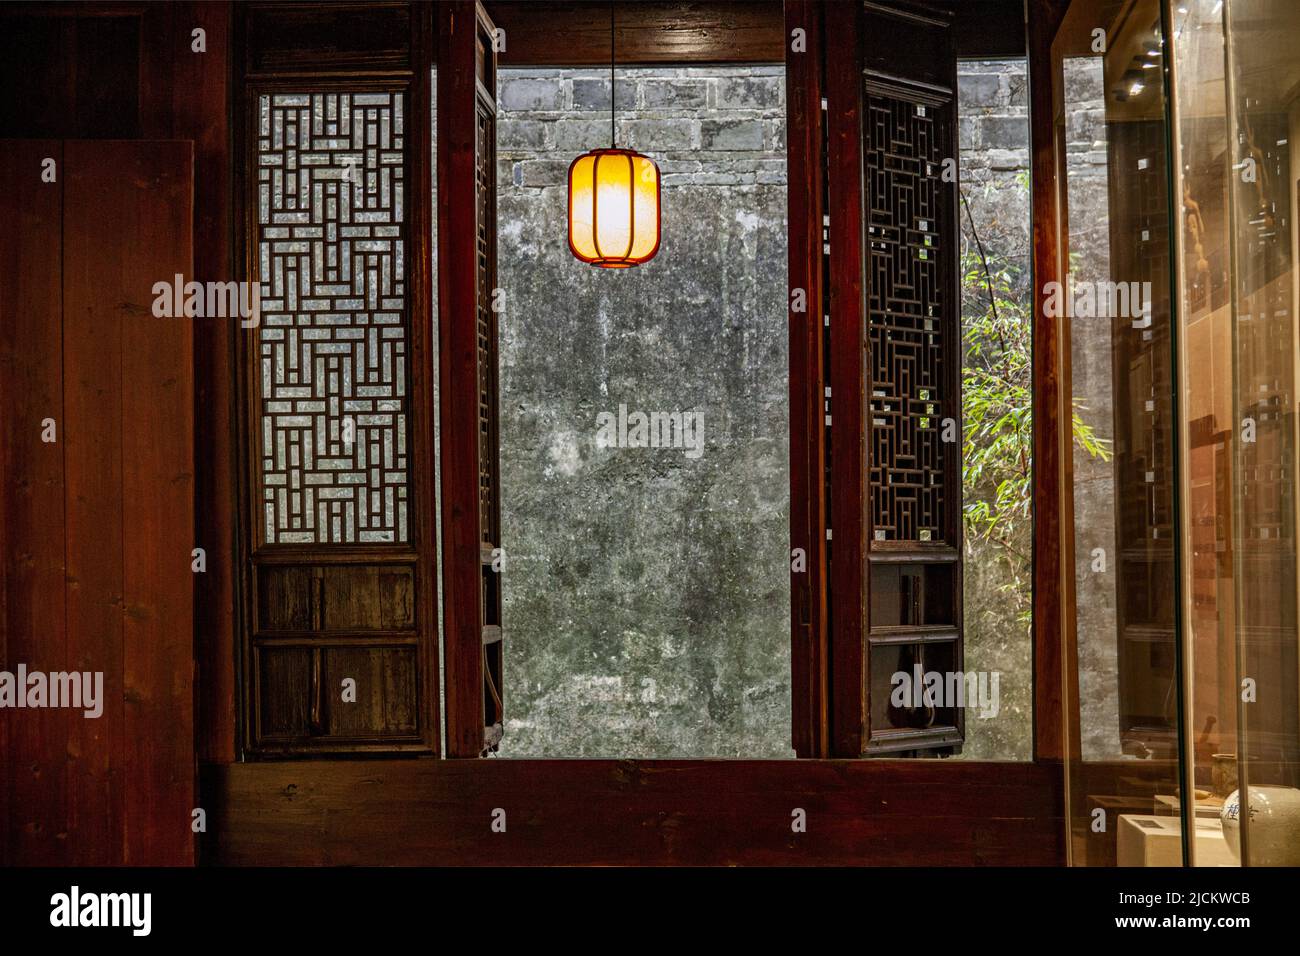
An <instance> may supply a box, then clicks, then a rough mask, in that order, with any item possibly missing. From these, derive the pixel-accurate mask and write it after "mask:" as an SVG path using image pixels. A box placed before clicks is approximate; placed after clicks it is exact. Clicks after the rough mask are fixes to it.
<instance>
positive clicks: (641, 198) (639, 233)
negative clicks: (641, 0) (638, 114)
mask: <svg viewBox="0 0 1300 956" xmlns="http://www.w3.org/2000/svg"><path fill="white" fill-rule="evenodd" d="M614 102H615V99H614V5H613V4H612V3H611V4H610V8H609V142H610V147H609V149H593V150H592V151H591V152H589V153H583V154H582V155H581V156H579V157H578V158H577V159H575V160H574V161H573V163H572V164H571V165H570V166H569V250H570V251H571V252H572V253H573V254H574V255H575V256H576V257H577V258H579V259H581V260H582V261H583V262H586V263H589V264H591V265H593V266H600V267H601V268H603V269H626V268H627V267H628V266H639V265H640V264H641V263H643V262H648V261H650V260H651V259H653V258H654V257H655V253H656V252H658V251H659V167H658V166H656V165H655V162H654V160H652V159H651V158H650V157H649V156H642V155H641V154H640V153H638V152H636V151H635V150H631V149H619V148H618V147H617V146H616V145H615V139H614V115H615V114H614Z"/></svg>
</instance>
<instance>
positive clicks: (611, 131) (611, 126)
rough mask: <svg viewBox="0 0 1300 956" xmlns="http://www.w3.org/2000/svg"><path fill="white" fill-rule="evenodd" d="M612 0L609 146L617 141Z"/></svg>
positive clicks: (611, 6) (612, 9) (610, 8)
mask: <svg viewBox="0 0 1300 956" xmlns="http://www.w3.org/2000/svg"><path fill="white" fill-rule="evenodd" d="M614 102H615V100H614V0H610V3H609V148H610V149H614V148H615V147H616V146H617V145H618V143H617V138H616V137H615V135H614Z"/></svg>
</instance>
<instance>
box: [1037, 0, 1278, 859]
mask: <svg viewBox="0 0 1300 956" xmlns="http://www.w3.org/2000/svg"><path fill="white" fill-rule="evenodd" d="M1297 37H1300V4H1296V3H1294V2H1292V0H1228V2H1221V0H1181V2H1180V0H1169V2H1161V0H1086V2H1085V0H1076V2H1074V3H1073V4H1071V6H1070V9H1069V11H1068V13H1067V14H1066V17H1065V19H1064V21H1063V24H1062V26H1061V29H1060V31H1059V32H1058V34H1057V36H1056V38H1055V41H1054V44H1053V47H1052V60H1053V62H1052V70H1053V76H1054V79H1055V82H1054V100H1055V102H1054V109H1055V116H1056V123H1055V131H1056V142H1055V151H1056V170H1057V178H1056V193H1057V196H1056V201H1057V206H1058V227H1057V228H1058V232H1059V237H1058V248H1059V253H1058V262H1057V263H1056V265H1057V269H1058V273H1057V274H1058V275H1059V276H1061V277H1063V278H1062V281H1061V282H1060V283H1059V284H1060V285H1061V287H1062V288H1061V289H1060V293H1059V295H1058V296H1056V297H1055V298H1052V297H1049V298H1048V300H1047V301H1048V309H1049V312H1048V314H1049V315H1052V311H1053V310H1054V311H1055V313H1056V315H1055V316H1054V317H1055V321H1056V322H1057V323H1059V324H1058V326H1057V328H1058V332H1059V336H1060V342H1061V360H1060V369H1059V374H1060V376H1061V382H1062V385H1063V389H1062V395H1063V396H1065V397H1064V398H1063V399H1062V404H1063V405H1064V404H1065V403H1067V402H1068V403H1069V407H1068V408H1063V409H1062V419H1063V420H1070V421H1072V429H1070V437H1069V441H1070V446H1069V447H1068V448H1064V447H1063V448H1062V457H1063V461H1064V462H1065V468H1066V480H1065V482H1064V483H1063V487H1062V506H1063V512H1062V513H1063V522H1062V524H1063V531H1062V549H1063V561H1062V565H1063V568H1064V571H1063V578H1064V580H1062V582H1061V585H1062V588H1063V589H1064V590H1065V593H1066V594H1067V596H1068V597H1069V598H1070V600H1068V601H1067V603H1066V606H1067V607H1070V608H1072V609H1073V611H1072V613H1071V614H1069V615H1067V620H1066V622H1065V633H1064V634H1063V639H1064V641H1065V648H1066V653H1065V662H1066V663H1065V669H1066V673H1065V674H1064V684H1065V688H1066V692H1067V701H1066V708H1065V712H1066V715H1067V720H1066V723H1065V739H1064V749H1065V753H1066V754H1067V760H1066V776H1067V794H1068V797H1067V799H1068V818H1069V821H1070V837H1071V838H1070V841H1069V844H1070V846H1069V850H1070V855H1071V860H1072V862H1073V863H1075V864H1084V865H1106V864H1117V865H1179V864H1187V865H1193V866H1238V865H1254V866H1261V865H1262V866H1270V865H1273V866H1276V865H1296V864H1298V863H1300V789H1297V786H1298V785H1300V655H1298V654H1297V647H1298V639H1297V605H1296V594H1297V587H1296V584H1297V571H1298V569H1297V563H1296V535H1297V520H1298V515H1297V510H1296V500H1295V497H1296V465H1297V462H1296V450H1297V436H1296V427H1297V418H1296V394H1295V385H1296V370H1297V363H1298V360H1300V359H1298V354H1300V353H1298V352H1297V345H1298V337H1297V334H1296V329H1295V321H1296V314H1297V297H1298V295H1300V278H1298V277H1300V270H1298V269H1297V261H1296V254H1297V253H1296V250H1297V248H1298V237H1297V236H1296V233H1295V230H1296V224H1295V215H1294V210H1295V205H1296V201H1297V176H1298V174H1300V163H1298V162H1297V161H1296V158H1295V154H1294V151H1295V150H1296V148H1297V146H1296V144H1297V142H1300V56H1297V55H1296V51H1295V48H1294V44H1295V40H1296V38H1297ZM1054 302H1055V303H1056V306H1055V308H1054V307H1053V303H1054ZM1067 416H1068V417H1067ZM1065 440H1066V439H1064V438H1063V439H1062V444H1063V445H1064V442H1065Z"/></svg>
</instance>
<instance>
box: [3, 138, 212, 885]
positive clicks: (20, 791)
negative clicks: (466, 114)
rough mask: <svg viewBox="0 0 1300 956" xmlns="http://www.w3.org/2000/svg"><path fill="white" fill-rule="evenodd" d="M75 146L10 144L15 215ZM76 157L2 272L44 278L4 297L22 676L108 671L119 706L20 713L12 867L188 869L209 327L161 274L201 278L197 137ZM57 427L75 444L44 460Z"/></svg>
mask: <svg viewBox="0 0 1300 956" xmlns="http://www.w3.org/2000/svg"><path fill="white" fill-rule="evenodd" d="M59 147H60V144H58V143H54V144H48V143H35V144H33V143H30V142H20V141H9V142H7V143H6V144H5V146H4V149H3V150H2V151H0V152H2V153H3V156H4V169H5V183H6V185H11V186H13V187H14V188H13V189H10V190H7V191H6V199H5V202H7V203H10V202H12V203H14V204H16V205H18V206H21V205H23V204H25V203H28V202H30V201H32V200H31V197H32V195H33V192H34V191H33V189H32V187H31V186H30V185H27V184H24V182H23V179H24V178H27V177H30V178H31V179H32V180H33V181H34V182H37V183H39V176H40V162H39V159H38V158H37V157H36V156H35V155H33V154H34V153H39V154H42V155H50V150H52V149H53V150H55V152H54V155H56V156H59V153H58V152H57V150H58V149H59ZM61 148H62V155H61V156H59V159H60V162H59V166H58V181H57V184H51V185H49V187H48V192H49V195H50V197H56V196H57V197H60V198H61V200H62V201H61V205H60V206H59V207H57V209H58V213H59V214H58V215H54V214H53V212H54V210H53V209H51V208H49V204H50V203H54V202H56V201H57V200H55V199H53V198H40V199H39V201H40V202H41V203H42V204H43V206H44V208H40V209H39V210H38V212H39V215H33V214H30V213H29V212H27V211H26V210H23V209H21V208H19V209H15V210H14V211H15V212H16V213H18V215H15V216H14V217H13V218H12V219H9V220H8V221H10V222H12V223H15V224H16V226H15V227H14V228H11V229H9V230H6V240H5V242H4V248H5V252H4V259H3V261H4V262H5V264H13V265H14V266H16V267H18V268H17V271H15V272H14V273H11V274H17V275H22V276H23V277H24V281H23V284H21V285H19V286H18V287H17V293H16V295H6V296H5V297H4V299H3V301H2V302H0V308H2V309H3V314H2V315H0V323H2V324H3V326H4V328H5V330H6V338H5V340H4V347H3V355H4V361H5V366H6V373H8V371H9V370H10V369H13V370H15V374H14V375H9V374H6V375H5V383H6V385H5V388H6V392H5V396H4V397H5V402H6V410H7V415H6V432H5V435H6V440H5V465H6V471H5V475H6V488H5V528H6V573H5V605H6V609H7V612H6V621H5V625H6V626H5V631H6V644H7V647H6V659H5V667H6V669H13V667H16V666H17V664H19V663H24V664H26V665H27V666H28V667H29V668H30V669H32V670H41V671H45V672H51V671H64V670H75V671H80V672H89V673H91V674H94V673H96V672H102V674H103V699H102V705H103V712H102V714H101V716H99V717H97V718H87V717H84V716H83V715H82V713H81V712H79V711H76V710H68V709H57V710H56V709H43V710H39V711H27V710H23V711H17V710H6V711H5V712H3V714H0V720H3V721H4V722H5V724H6V734H7V736H8V737H9V738H10V739H12V740H13V741H14V743H15V746H13V747H12V748H6V751H5V754H4V756H5V760H6V768H5V773H4V777H5V779H6V781H12V782H11V783H10V785H9V786H8V787H7V789H8V791H9V807H8V821H7V823H8V826H7V838H6V842H7V844H8V845H9V847H10V850H9V853H8V856H9V860H10V862H13V863H22V864H38V863H69V864H78V865H109V864H117V863H150V864H162V865H168V864H170V865H177V864H181V865H183V864H189V863H192V862H193V859H194V844H193V836H192V833H191V830H190V810H191V809H192V808H193V806H194V805H195V801H194V780H195V767H194V751H193V693H194V687H193V658H192V646H193V644H192V641H193V601H192V591H193V587H194V582H193V578H194V576H193V574H192V573H191V570H190V549H191V548H192V547H193V527H194V501H193V444H192V435H193V428H192V417H191V416H192V406H191V401H192V394H193V379H192V368H193V354H192V348H193V346H192V336H191V327H190V320H188V319H185V318H179V319H168V318H156V317H155V316H154V315H153V314H152V311H151V306H152V303H153V300H154V295H153V291H152V290H153V286H154V283H156V282H158V281H160V280H166V281H169V282H170V278H171V276H173V275H175V274H176V273H180V274H182V275H189V274H190V273H191V271H192V269H191V260H190V237H191V230H192V224H191V219H190V217H191V208H192V195H193V172H192V165H191V146H190V144H189V143H187V142H186V143H178V142H168V143H160V142H133V141H80V142H71V141H70V142H66V143H63V144H62V147H61ZM35 195H36V196H37V197H38V198H39V196H40V194H39V193H36V194H35ZM24 213H26V214H24ZM14 250H20V251H14ZM42 290H43V291H42ZM38 292H39V293H40V294H39V295H38ZM55 292H57V293H58V294H59V295H58V298H55V297H54V293H55ZM60 368H61V369H62V374H61V375H59V374H58V371H59V369H60ZM23 369H29V370H30V371H27V372H26V373H24V372H22V370H23ZM11 382H12V383H14V386H15V387H14V388H13V391H10V386H9V384H8V383H11ZM46 417H51V418H55V419H56V422H57V427H58V442H57V443H55V444H45V443H41V444H40V447H39V448H37V447H35V446H34V445H33V439H32V436H35V441H36V442H40V422H41V420H42V419H43V418H46ZM40 456H44V458H45V460H44V461H42V460H40ZM65 614H66V626H65V624H64V616H65Z"/></svg>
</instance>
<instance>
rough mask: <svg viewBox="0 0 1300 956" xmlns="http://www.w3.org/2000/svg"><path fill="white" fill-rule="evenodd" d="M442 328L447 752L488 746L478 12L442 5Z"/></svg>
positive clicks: (464, 753)
mask: <svg viewBox="0 0 1300 956" xmlns="http://www.w3.org/2000/svg"><path fill="white" fill-rule="evenodd" d="M437 14H438V28H437V33H438V80H437V81H438V100H437V101H438V111H437V112H438V115H437V124H438V136H437V140H438V311H439V315H438V327H439V347H440V353H439V361H440V363H441V376H440V379H439V384H440V387H441V389H442V397H441V402H440V408H441V414H442V428H441V432H440V436H439V437H440V440H441V443H442V529H443V530H442V568H443V606H442V607H443V640H444V642H445V647H444V665H445V668H446V671H445V676H444V686H445V702H446V703H445V706H446V727H447V737H446V754H447V756H449V757H477V756H479V754H480V753H481V752H482V751H483V703H484V701H483V697H484V687H483V648H482V633H483V608H482V596H481V590H482V586H483V585H482V567H481V564H480V556H479V547H480V544H481V535H480V524H479V447H478V441H479V421H478V398H477V396H478V387H479V377H478V333H477V313H478V298H477V296H478V286H477V275H478V269H477V258H478V250H477V238H476V236H477V225H476V204H475V195H476V178H475V118H476V105H475V103H476V99H475V98H476V96H477V82H478V81H477V73H476V63H475V54H476V51H475V40H476V30H477V26H476V23H477V21H476V16H477V15H476V12H475V4H474V3H473V2H472V0H468V2H467V0H457V2H448V3H442V4H439V5H438V9H437Z"/></svg>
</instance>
